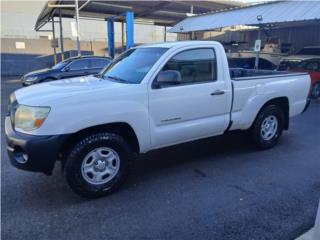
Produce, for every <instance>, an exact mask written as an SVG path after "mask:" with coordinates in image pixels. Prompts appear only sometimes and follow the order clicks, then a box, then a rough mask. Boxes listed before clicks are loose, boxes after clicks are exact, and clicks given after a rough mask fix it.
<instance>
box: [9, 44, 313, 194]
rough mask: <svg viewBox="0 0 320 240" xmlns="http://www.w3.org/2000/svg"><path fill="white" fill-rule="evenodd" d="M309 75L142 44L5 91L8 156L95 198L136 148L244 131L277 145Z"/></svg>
mask: <svg viewBox="0 0 320 240" xmlns="http://www.w3.org/2000/svg"><path fill="white" fill-rule="evenodd" d="M309 88H310V76H309V75H308V74H306V73H286V72H277V71H260V70H246V69H229V67H228V62H227V58H226V54H225V52H224V49H223V46H222V45H221V44H220V43H218V42H213V41H186V42H170V43H161V44H153V45H145V46H139V47H135V48H132V49H129V50H128V51H126V52H124V53H123V54H121V55H120V56H119V57H118V58H116V59H115V60H114V61H112V62H111V64H110V65H109V66H108V67H107V68H106V69H105V70H104V71H103V72H101V73H100V74H99V75H95V76H87V77H84V78H83V77H82V78H73V79H66V80H60V81H55V82H48V83H44V84H39V85H38V86H34V87H32V88H22V89H19V90H17V91H15V92H14V93H13V94H12V95H11V96H10V104H9V108H8V109H9V114H8V116H7V117H6V120H5V131H6V139H7V143H8V147H7V150H8V154H9V157H10V160H11V163H12V164H13V165H14V166H15V167H17V168H20V169H24V170H29V171H38V172H43V173H45V174H51V172H52V170H53V168H54V165H55V162H56V159H59V160H60V161H62V166H63V171H64V175H65V177H66V180H67V182H68V184H69V185H70V187H71V188H72V189H73V190H74V191H75V192H76V193H78V194H80V195H82V196H85V197H99V196H103V195H106V194H109V193H111V192H113V191H115V190H117V189H118V188H119V187H120V185H121V183H123V182H124V180H125V178H126V176H127V174H128V171H129V167H130V164H131V161H132V158H131V156H132V154H133V153H146V152H148V151H150V150H153V149H158V148H162V147H165V146H171V145H175V144H178V143H183V142H188V141H193V140H196V139H201V138H206V137H211V136H216V135H221V134H224V133H225V132H228V131H232V130H246V131H248V132H249V133H250V134H249V135H250V136H251V139H252V142H253V143H254V145H255V146H256V147H258V148H260V149H267V148H271V147H273V146H275V145H276V144H277V142H278V141H279V138H280V136H281V134H282V132H283V130H287V129H288V127H289V118H290V117H293V116H295V115H298V114H301V113H302V112H303V111H304V110H305V109H306V108H307V106H308V103H309V101H308V100H307V98H308V93H309Z"/></svg>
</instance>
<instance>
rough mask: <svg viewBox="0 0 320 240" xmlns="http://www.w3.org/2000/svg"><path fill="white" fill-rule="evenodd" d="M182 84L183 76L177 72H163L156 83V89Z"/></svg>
mask: <svg viewBox="0 0 320 240" xmlns="http://www.w3.org/2000/svg"><path fill="white" fill-rule="evenodd" d="M180 83H181V74H180V72H179V71H176V70H166V71H161V72H160V73H159V75H158V77H157V81H156V82H155V87H157V88H161V87H165V86H173V85H178V84H180Z"/></svg>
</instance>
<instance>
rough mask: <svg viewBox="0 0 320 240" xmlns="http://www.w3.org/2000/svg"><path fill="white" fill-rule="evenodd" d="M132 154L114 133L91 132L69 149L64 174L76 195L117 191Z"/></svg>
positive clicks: (98, 194) (102, 194)
mask: <svg viewBox="0 0 320 240" xmlns="http://www.w3.org/2000/svg"><path fill="white" fill-rule="evenodd" d="M130 156H131V150H130V146H129V145H128V144H127V143H126V141H125V140H124V139H123V138H122V137H121V136H119V135H116V134H113V133H97V134H92V135H89V136H87V137H85V138H84V139H82V140H81V141H80V142H79V143H77V144H76V145H75V146H74V147H73V149H72V150H71V152H70V154H69V156H68V158H67V161H66V163H65V168H64V174H65V177H66V180H67V182H68V184H69V186H70V187H71V188H72V189H73V190H74V191H75V192H76V193H78V194H79V195H81V196H84V197H88V198H96V197H101V196H104V195H107V194H110V193H112V192H114V191H116V190H117V189H118V188H119V187H120V185H121V184H122V183H123V182H124V180H125V178H126V176H127V174H128V170H129V161H130Z"/></svg>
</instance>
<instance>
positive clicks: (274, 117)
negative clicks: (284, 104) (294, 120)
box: [250, 105, 285, 149]
mask: <svg viewBox="0 0 320 240" xmlns="http://www.w3.org/2000/svg"><path fill="white" fill-rule="evenodd" d="M284 120H285V117H284V112H283V110H282V108H281V107H279V106H277V105H269V106H266V107H264V108H263V109H262V110H261V111H260V113H259V114H258V116H257V118H256V120H255V122H254V124H253V126H252V127H251V129H250V134H251V139H252V142H253V144H254V145H255V146H256V147H258V148H260V149H268V148H271V147H273V146H274V145H276V144H277V142H278V141H279V138H280V136H281V134H282V131H283V125H284Z"/></svg>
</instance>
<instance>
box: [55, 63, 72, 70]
mask: <svg viewBox="0 0 320 240" xmlns="http://www.w3.org/2000/svg"><path fill="white" fill-rule="evenodd" d="M68 63H69V61H63V62H59V63H57V64H56V65H54V66H53V67H52V68H51V69H55V70H58V69H61V68H63V67H65V66H66V65H67V64H68Z"/></svg>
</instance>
